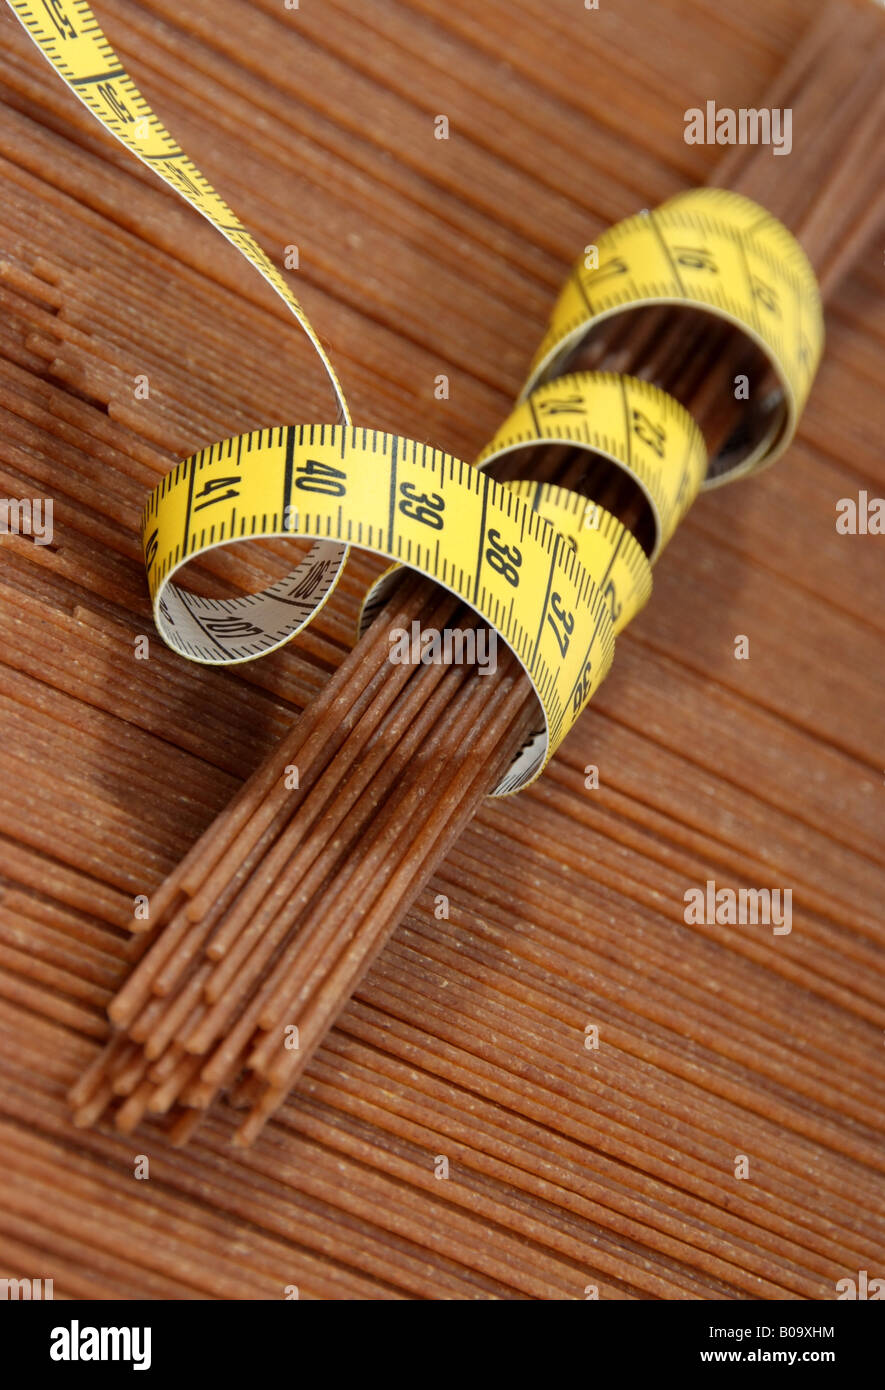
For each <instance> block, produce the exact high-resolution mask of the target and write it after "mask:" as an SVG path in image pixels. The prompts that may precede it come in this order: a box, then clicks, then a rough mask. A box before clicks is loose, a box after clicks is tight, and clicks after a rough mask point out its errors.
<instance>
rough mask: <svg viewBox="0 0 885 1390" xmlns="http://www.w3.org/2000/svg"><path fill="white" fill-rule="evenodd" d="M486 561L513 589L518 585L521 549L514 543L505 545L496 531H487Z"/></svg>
mask: <svg viewBox="0 0 885 1390" xmlns="http://www.w3.org/2000/svg"><path fill="white" fill-rule="evenodd" d="M486 561H487V562H488V564H489V565H491V567H492V569H493V570H497V572H498V574H500V575H501V576H502V577H503V578H504V579H506V580H507V583H508V584H512V585H513V587H514V589H516V588H518V587H519V567H520V565H521V564H522V551H521V550H520V549H519V548H518V547H517V546H515V545H505V544H504V542H503V541H502V540H501V537H500V535H499V533H498V532H497V531H490V532H489V544H488V548H487V549H486Z"/></svg>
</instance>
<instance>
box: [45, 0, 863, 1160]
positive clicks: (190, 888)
mask: <svg viewBox="0 0 885 1390" xmlns="http://www.w3.org/2000/svg"><path fill="white" fill-rule="evenodd" d="M883 75H885V43H883V38H882V28H881V16H878V15H876V14H875V13H874V12H873V11H872V10H871V8H870V7H865V8H863V9H859V10H856V11H854V10H852V11H847V10H846V8H845V7H844V6H843V5H840V4H836V5H833V6H831V7H830V8H828V9H827V10H826V11H825V12H824V14H823V16H822V17H821V19H820V20H819V22H818V23H817V25H815V26H814V27H813V29H812V30H811V32H810V33H809V36H808V38H807V40H806V41H805V43H804V44H802V45H801V46H800V47H799V48H798V49H797V51H796V53H795V55H794V59H793V61H792V62H791V64H790V65H789V66H788V68H787V70H786V71H785V73H784V74H783V75H782V77H781V78H780V80H779V81H778V83H777V86H776V89H775V90H774V91H773V92H772V93H770V94H769V101H770V104H771V105H772V106H781V107H786V106H789V107H791V108H792V111H793V119H794V128H795V129H796V130H801V131H802V132H803V137H802V140H801V142H800V143H799V145H798V146H797V149H796V150H795V151H794V153H793V155H792V157H791V159H790V161H789V162H788V165H787V167H786V168H785V169H784V170H783V171H782V170H781V167H780V161H777V160H774V159H772V157H771V155H770V153H769V152H765V153H762V154H760V153H759V152H758V151H751V150H747V149H746V148H737V149H736V150H735V151H734V152H733V153H732V154H730V155H729V156H728V157H727V158H726V159H725V160H724V161H723V163H722V165H721V166H720V168H719V169H718V170H717V173H716V177H715V180H714V182H715V183H716V184H719V185H722V186H728V187H730V188H732V189H734V190H735V191H737V192H743V193H745V194H747V195H748V196H751V197H753V198H755V199H756V200H757V201H758V202H760V203H762V204H763V205H765V206H766V207H767V208H768V209H769V210H770V211H772V212H773V213H775V214H776V215H778V216H780V218H781V220H782V221H784V222H785V223H786V224H787V225H788V226H790V227H791V228H792V229H793V231H794V232H795V233H796V234H797V235H798V237H799V239H800V240H801V241H802V243H803V245H804V248H805V250H806V252H807V254H808V255H809V258H810V260H811V262H812V264H813V265H814V267H815V270H816V272H817V274H818V277H819V280H820V282H821V285H822V288H823V290H824V292H825V294H829V293H831V292H832V289H833V288H834V286H835V285H836V284H837V282H838V279H839V277H840V275H841V274H842V273H843V272H844V270H845V269H846V267H847V266H848V265H849V264H850V262H851V260H852V259H853V257H854V256H856V254H857V253H858V251H859V249H860V248H861V247H863V246H864V245H865V244H866V243H867V241H868V240H869V239H870V237H871V236H872V234H873V232H874V231H875V230H876V229H877V228H878V227H879V226H880V225H881V221H882V215H883V211H885V203H883V177H882V175H883V173H885V142H883V140H882V133H883V126H885V90H883ZM845 91H848V93H849V96H848V98H847V99H846V98H844V96H843V92H845ZM821 168H823V169H824V170H825V171H826V172H825V176H824V178H823V179H821V178H820V176H819V170H820V169H821ZM591 369H592V370H603V371H616V372H630V373H631V374H633V375H635V376H639V377H643V378H645V379H647V380H650V381H652V382H654V383H655V384H657V385H659V386H660V387H661V388H662V389H664V390H666V391H667V392H669V393H670V394H671V395H673V396H674V397H675V398H676V399H677V400H679V401H680V402H681V403H682V404H683V405H685V406H686V408H687V409H688V410H689V411H690V413H691V414H692V415H693V417H694V418H695V419H696V421H697V423H698V425H699V426H700V428H701V431H702V433H703V435H704V438H705V442H706V444H707V447H708V451H709V453H710V456H711V457H714V456H715V455H716V453H717V452H718V451H719V449H720V448H722V446H723V445H724V444H725V443H726V442H727V440H728V439H729V438H730V437H731V436H732V435H733V433H734V431H735V430H736V429H740V428H742V429H747V427H748V420H752V418H753V412H754V410H756V409H757V408H758V407H759V403H760V402H761V401H762V400H764V399H765V397H766V395H767V392H768V387H769V385H770V383H769V382H768V381H767V380H766V372H765V367H764V363H763V361H762V359H761V357H760V355H759V354H758V353H757V352H756V350H755V349H752V348H750V347H748V344H747V342H746V340H745V339H743V338H741V337H740V336H739V335H737V334H736V333H734V332H733V331H731V330H730V329H729V328H728V327H727V326H724V325H721V324H718V323H716V322H715V321H710V320H707V319H705V318H704V317H703V316H702V315H699V314H698V315H695V314H692V313H691V312H690V311H685V310H681V311H674V310H668V309H666V308H656V309H645V310H634V311H632V312H631V313H629V314H622V315H620V316H619V317H618V318H616V319H614V320H610V321H608V322H607V323H605V324H603V325H602V326H601V327H600V328H598V329H597V330H595V331H594V332H593V333H592V334H591V335H589V336H588V338H587V339H586V340H585V341H584V342H583V343H582V345H581V346H580V348H579V349H578V350H577V352H576V353H575V354H574V355H573V356H572V357H571V359H570V360H569V362H568V363H567V364H564V365H563V367H562V370H568V371H583V370H591ZM741 373H743V374H746V375H747V376H748V377H749V378H750V380H751V381H752V382H753V392H752V396H751V399H750V401H749V402H742V401H736V400H735V395H734V392H733V382H734V379H735V377H736V376H737V375H738V374H741ZM516 475H519V476H526V475H528V476H531V477H532V478H534V479H538V480H544V481H551V482H554V483H555V484H558V485H560V486H563V487H567V488H570V489H573V490H576V491H579V492H581V493H582V494H583V495H584V496H586V497H588V498H590V499H592V500H593V501H594V502H596V503H597V504H598V505H600V506H603V507H605V508H606V509H607V510H609V511H610V512H613V513H614V514H615V515H616V516H618V517H619V518H620V519H621V520H622V521H623V522H624V524H625V525H626V526H627V527H628V529H629V530H631V531H632V532H633V534H634V535H635V536H636V538H637V540H638V541H639V543H640V545H642V547H643V548H644V549H645V551H646V553H649V552H650V549H651V545H652V542H653V530H652V518H651V515H650V512H649V509H648V505H647V503H646V502H645V500H644V498H643V495H642V494H641V492H640V490H639V489H638V488H637V487H636V485H635V484H633V483H632V482H631V480H630V479H628V478H627V477H626V476H625V475H623V474H619V473H618V472H617V470H616V469H614V468H613V466H612V465H611V464H609V463H608V462H607V461H603V460H601V459H599V458H596V457H594V456H591V455H588V454H587V453H585V452H582V451H580V450H563V449H562V448H551V447H547V448H545V449H537V450H535V451H534V452H533V454H532V456H531V457H530V458H528V459H520V460H518V461H517V462H516V463H515V464H512V465H511V467H510V468H509V469H508V470H506V471H505V470H504V469H501V470H500V471H499V472H498V474H497V476H499V477H500V478H501V479H502V480H503V479H508V478H510V477H513V476H516ZM416 621H417V622H419V623H420V624H421V625H422V626H423V627H428V628H436V629H439V628H442V627H445V626H446V625H449V624H455V623H457V624H460V625H461V626H462V627H469V626H471V625H474V626H475V625H476V619H475V617H474V616H472V615H471V614H470V612H469V611H468V610H465V609H463V608H461V607H459V605H458V604H457V601H456V600H455V599H454V598H452V597H451V596H449V595H447V594H443V593H441V592H440V591H439V590H438V589H436V588H435V586H433V585H432V584H431V583H430V582H429V581H424V580H420V579H417V578H415V577H412V576H409V577H406V578H405V579H404V580H403V581H402V582H401V583H400V585H399V587H398V589H397V590H396V592H395V594H394V596H393V597H392V599H390V600H389V602H388V603H387V605H386V606H385V607H384V608H383V609H382V611H381V613H380V614H379V615H378V616H377V617H376V619H375V621H374V623H373V624H372V626H371V627H370V629H369V630H368V632H367V633H366V634H365V636H364V637H363V638H362V639H361V641H360V642H359V643H358V644H357V646H356V647H355V648H354V651H353V652H352V653H351V655H350V656H348V657H347V658H346V659H345V660H344V661H343V662H342V664H341V666H340V667H339V669H338V670H337V672H336V673H335V675H334V676H333V677H332V679H331V680H330V681H329V682H328V684H327V686H326V687H325V689H324V690H323V691H322V692H321V693H320V694H319V695H318V696H317V697H316V698H315V699H314V700H313V701H312V703H311V704H310V705H309V706H308V708H307V709H306V710H305V712H304V714H303V716H302V717H301V719H300V720H299V722H298V724H297V725H296V726H295V727H294V728H293V729H292V730H291V732H290V733H289V734H288V735H287V736H286V737H285V738H284V739H283V741H282V742H281V743H280V745H279V746H278V748H277V749H275V750H274V753H273V754H272V756H271V757H270V758H268V759H267V760H266V761H265V762H264V764H263V765H262V766H261V767H259V769H258V770H257V771H256V773H255V774H254V775H253V776H252V777H251V778H250V779H249V781H247V782H246V783H245V784H244V786H243V787H242V789H241V791H240V792H239V793H238V795H237V796H236V797H235V798H234V800H233V801H232V802H231V803H230V805H229V806H228V808H227V809H226V810H225V811H224V812H223V813H222V814H221V816H219V817H218V818H217V819H216V821H215V822H214V823H213V824H212V826H210V828H209V830H208V831H207V832H206V833H205V834H204V835H203V836H202V837H201V838H200V840H199V841H198V842H197V843H196V844H195V845H194V846H193V848H192V850H191V851H190V852H189V854H188V855H187V856H186V857H185V859H184V860H183V861H182V862H181V864H180V865H179V866H178V868H177V869H176V870H175V871H174V872H173V874H172V875H170V876H169V877H168V878H167V879H166V880H165V881H164V882H163V884H162V885H161V887H160V888H159V889H158V891H157V892H156V893H155V894H154V895H153V897H152V899H151V907H150V916H149V919H148V922H147V923H146V924H145V925H146V926H147V927H148V930H147V931H146V932H145V934H144V936H143V937H142V949H143V951H144V954H143V955H142V958H141V960H140V962H139V964H138V965H137V967H136V969H135V970H134V972H133V974H132V976H131V977H130V979H129V981H128V982H127V984H126V985H125V986H124V988H123V989H122V990H121V991H120V992H119V993H118V994H117V996H116V997H115V998H114V1000H113V1001H112V1003H111V1005H110V1010H109V1012H110V1016H111V1019H112V1021H113V1023H114V1024H115V1026H116V1027H117V1029H118V1030H120V1031H119V1034H118V1035H117V1036H116V1037H115V1038H114V1039H113V1041H112V1042H111V1044H110V1045H109V1047H108V1049H107V1050H106V1052H105V1053H103V1054H102V1055H100V1056H99V1057H98V1058H97V1059H96V1061H95V1063H94V1064H93V1066H92V1067H90V1068H89V1069H88V1071H87V1072H86V1073H84V1075H83V1076H82V1077H81V1079H80V1080H79V1082H78V1083H77V1084H76V1085H75V1086H74V1088H73V1090H72V1092H71V1101H72V1104H73V1105H74V1107H75V1113H76V1120H77V1123H78V1124H80V1125H87V1124H89V1123H91V1122H92V1121H93V1120H95V1119H96V1118H97V1117H98V1116H100V1115H101V1114H102V1113H103V1112H104V1111H105V1109H106V1108H107V1107H108V1106H109V1105H110V1104H112V1103H113V1104H114V1105H115V1106H116V1107H117V1108H116V1111H115V1121H116V1124H117V1126H118V1128H120V1129H122V1130H124V1131H126V1130H129V1129H131V1128H132V1127H133V1126H134V1125H136V1124H137V1123H138V1122H139V1120H140V1119H141V1118H142V1116H143V1115H144V1114H145V1113H152V1114H157V1113H165V1112H168V1111H170V1110H171V1111H174V1113H175V1114H176V1115H177V1119H176V1121H175V1125H174V1128H173V1131H172V1133H173V1136H174V1138H175V1139H176V1140H177V1141H181V1142H183V1141H184V1140H185V1139H186V1138H187V1137H188V1136H189V1135H190V1134H191V1133H192V1132H193V1129H194V1127H195V1125H196V1124H197V1123H198V1122H199V1119H200V1117H201V1115H202V1114H203V1113H204V1112H205V1110H206V1109H207V1107H208V1106H209V1104H210V1103H211V1102H212V1100H213V1099H214V1098H215V1096H216V1095H217V1094H218V1093H219V1092H220V1091H228V1092H229V1093H230V1094H231V1098H232V1100H233V1103H234V1104H235V1105H237V1106H243V1107H245V1108H246V1109H247V1110H248V1114H247V1116H246V1118H245V1119H244V1121H243V1123H242V1124H241V1126H240V1128H239V1130H238V1132H237V1137H238V1142H240V1143H242V1144H249V1143H251V1142H252V1140H253V1139H254V1138H255V1136H256V1135H257V1134H258V1132H259V1131H260V1129H261V1128H262V1126H263V1124H264V1123H265V1122H266V1120H267V1119H268V1117H269V1116H270V1115H271V1114H273V1113H274V1112H275V1110H276V1109H277V1108H278V1107H279V1105H280V1104H281V1103H282V1102H283V1100H284V1099H285V1097H286V1095H287V1094H288V1092H289V1090H290V1088H291V1086H292V1085H293V1084H294V1082H295V1081H296V1080H297V1078H298V1076H299V1075H300V1074H301V1072H302V1071H303V1069H304V1067H305V1065H306V1063H307V1062H308V1060H309V1059H310V1057H311V1056H312V1054H313V1052H314V1050H315V1048H316V1047H317V1045H318V1044H319V1042H320V1041H321V1040H322V1038H323V1037H324V1036H325V1034H326V1033H327V1031H328V1029H329V1028H330V1026H331V1025H332V1023H333V1022H334V1020H335V1018H336V1016H337V1015H338V1013H339V1012H340V1010H341V1008H342V1007H343V1005H344V1003H345V1002H346V1001H347V999H348V998H349V997H350V995H351V994H352V993H353V991H354V990H355V989H356V987H357V985H358V984H359V981H360V979H361V978H362V976H363V975H364V974H365V971H366V970H367V969H368V967H369V965H371V963H372V962H373V961H374V960H375V959H376V957H377V955H378V953H379V951H380V950H381V948H382V947H383V946H384V944H385V942H386V941H387V940H388V939H389V938H390V936H391V934H392V933H393V931H394V930H395V928H396V926H397V925H398V924H399V922H401V920H402V918H403V915H404V914H405V912H406V911H407V909H408V908H409V906H410V905H411V904H412V903H413V902H414V901H415V899H416V897H417V895H418V894H419V892H420V891H421V889H422V888H423V886H424V885H425V884H426V883H427V881H428V880H429V878H430V877H431V875H432V874H433V873H434V871H435V870H436V869H437V868H438V866H439V865H440V863H441V862H442V861H443V859H444V858H445V856H446V854H447V853H448V852H449V850H450V848H451V846H452V845H453V843H454V841H455V840H456V838H457V836H458V834H459V833H460V831H461V829H462V828H463V826H464V825H465V824H466V822H467V821H468V820H469V819H470V817H471V816H472V815H473V813H474V811H475V810H476V808H477V807H478V805H479V804H480V802H481V800H482V799H483V798H484V797H485V796H486V795H487V794H488V793H489V791H491V790H492V788H493V787H494V786H495V784H496V782H497V781H498V780H499V779H500V777H501V775H502V773H503V771H504V770H505V769H506V767H507V766H508V764H509V762H510V761H511V760H512V757H513V755H514V753H515V751H516V750H517V749H518V748H519V746H520V744H521V742H522V741H523V740H524V739H525V738H526V737H527V735H528V734H529V733H530V732H532V730H533V729H534V728H535V727H536V725H537V719H538V714H537V705H536V701H535V697H534V695H533V693H532V692H531V689H530V686H529V685H528V682H527V680H526V678H525V677H524V676H523V674H522V672H521V669H520V668H519V666H518V664H517V663H516V661H515V659H514V658H512V657H511V656H510V654H509V653H507V652H505V654H504V656H503V659H501V660H500V661H499V665H498V670H497V672H495V673H494V674H488V675H485V676H481V675H479V674H478V673H477V672H476V671H473V670H471V669H470V668H466V667H451V666H435V665H430V666H421V667H418V668H417V669H413V668H411V667H409V666H405V665H393V664H392V663H391V662H390V660H389V642H388V634H389V633H390V631H391V630H392V629H394V628H403V627H405V628H408V626H409V624H411V623H412V622H416ZM293 775H294V781H293Z"/></svg>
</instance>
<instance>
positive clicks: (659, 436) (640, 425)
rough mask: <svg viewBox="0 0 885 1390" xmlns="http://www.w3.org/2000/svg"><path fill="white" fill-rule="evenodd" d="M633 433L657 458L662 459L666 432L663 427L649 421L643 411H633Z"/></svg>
mask: <svg viewBox="0 0 885 1390" xmlns="http://www.w3.org/2000/svg"><path fill="white" fill-rule="evenodd" d="M633 433H634V434H635V435H636V436H637V437H638V438H639V439H641V440H642V442H643V444H647V445H648V447H649V448H650V449H653V450H654V451H655V453H656V454H657V456H658V458H661V459H662V458H663V457H664V444H665V443H666V440H667V432H666V430H665V429H664V426H663V425H656V424H655V422H654V420H650V419H649V418H648V416H647V415H646V414H645V412H644V411H643V410H635V409H634V411H633Z"/></svg>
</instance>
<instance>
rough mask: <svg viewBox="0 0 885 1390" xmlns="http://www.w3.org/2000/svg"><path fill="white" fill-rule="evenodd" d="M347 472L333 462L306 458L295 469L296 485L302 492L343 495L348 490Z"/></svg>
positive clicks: (330, 495)
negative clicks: (333, 464) (321, 461)
mask: <svg viewBox="0 0 885 1390" xmlns="http://www.w3.org/2000/svg"><path fill="white" fill-rule="evenodd" d="M346 482H347V474H346V473H342V471H341V469H340V468H333V467H332V465H331V463H320V462H319V461H318V460H317V459H305V460H304V462H303V463H299V464H298V466H297V467H296V469H295V486H296V487H298V488H300V489H301V491H302V492H321V493H322V494H323V496H324V497H343V496H344V494H345V493H346V492H347V488H346V487H345V483H346Z"/></svg>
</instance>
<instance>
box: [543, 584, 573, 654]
mask: <svg viewBox="0 0 885 1390" xmlns="http://www.w3.org/2000/svg"><path fill="white" fill-rule="evenodd" d="M547 621H548V623H549V624H550V626H551V627H552V628H553V631H554V634H555V636H556V640H557V642H558V643H559V650H560V651H561V652H562V654H563V656H565V654H566V652H567V651H568V642H569V638H570V637H571V635H572V633H573V632H574V630H575V615H574V613H569V612H567V611H566V609H565V608H563V606H562V598H561V596H560V595H559V594H554V595H553V597H552V598H551V600H550V611H549V613H548V614H547Z"/></svg>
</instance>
